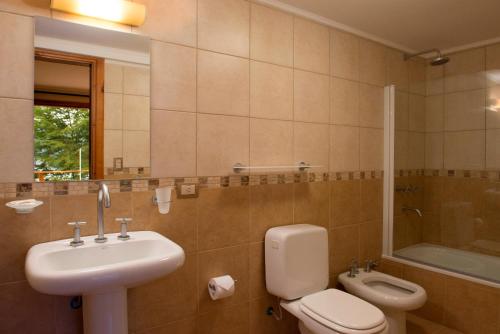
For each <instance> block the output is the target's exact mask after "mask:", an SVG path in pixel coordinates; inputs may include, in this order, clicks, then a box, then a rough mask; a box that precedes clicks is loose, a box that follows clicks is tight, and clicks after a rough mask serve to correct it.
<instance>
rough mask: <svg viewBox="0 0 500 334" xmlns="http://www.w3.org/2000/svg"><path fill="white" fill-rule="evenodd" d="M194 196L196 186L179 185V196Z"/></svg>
mask: <svg viewBox="0 0 500 334" xmlns="http://www.w3.org/2000/svg"><path fill="white" fill-rule="evenodd" d="M194 194H196V185H195V184H183V185H181V195H183V196H189V195H194Z"/></svg>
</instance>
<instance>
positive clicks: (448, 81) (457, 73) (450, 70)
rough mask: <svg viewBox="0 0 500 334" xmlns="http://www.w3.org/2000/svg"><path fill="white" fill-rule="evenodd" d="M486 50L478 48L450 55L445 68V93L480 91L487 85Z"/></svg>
mask: <svg viewBox="0 0 500 334" xmlns="http://www.w3.org/2000/svg"><path fill="white" fill-rule="evenodd" d="M485 61H486V55H485V49H484V48H478V49H472V50H467V51H463V52H459V53H455V54H452V55H450V62H449V63H447V64H446V65H445V66H444V73H445V83H444V86H445V91H446V92H447V93H449V92H456V91H462V90H471V89H480V88H484V87H485V85H486V78H485V68H486V67H485Z"/></svg>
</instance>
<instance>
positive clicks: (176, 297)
mask: <svg viewBox="0 0 500 334" xmlns="http://www.w3.org/2000/svg"><path fill="white" fill-rule="evenodd" d="M196 267H197V259H196V255H195V254H187V256H186V262H185V263H184V265H183V266H182V267H180V268H179V269H177V270H176V271H175V272H173V273H171V274H169V275H168V276H166V277H163V278H161V279H159V280H156V281H154V282H150V283H147V284H144V285H141V286H139V287H136V288H133V289H130V290H129V292H128V309H129V312H128V314H129V326H130V330H131V331H142V330H145V329H147V328H151V327H156V326H159V325H163V324H165V323H167V322H171V321H175V320H179V319H183V318H186V317H188V316H191V315H194V314H195V313H196V307H197V305H196V302H197V301H196V284H197V281H196V272H197V269H196ZM141 333H142V332H141Z"/></svg>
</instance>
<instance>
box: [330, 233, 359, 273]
mask: <svg viewBox="0 0 500 334" xmlns="http://www.w3.org/2000/svg"><path fill="white" fill-rule="evenodd" d="M329 239H330V240H331V242H330V265H331V268H330V272H331V273H333V275H334V276H337V275H338V274H340V273H341V272H343V271H346V270H347V269H348V267H349V264H350V263H351V261H352V260H358V261H359V225H352V226H344V227H340V228H335V229H333V230H330V238H329Z"/></svg>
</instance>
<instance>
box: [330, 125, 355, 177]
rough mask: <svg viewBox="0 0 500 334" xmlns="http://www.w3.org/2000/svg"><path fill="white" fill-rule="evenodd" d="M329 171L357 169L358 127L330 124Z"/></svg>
mask: <svg viewBox="0 0 500 334" xmlns="http://www.w3.org/2000/svg"><path fill="white" fill-rule="evenodd" d="M330 140H331V142H330V171H332V172H346V171H357V170H359V128H358V127H350V126H338V125H332V126H330Z"/></svg>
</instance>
